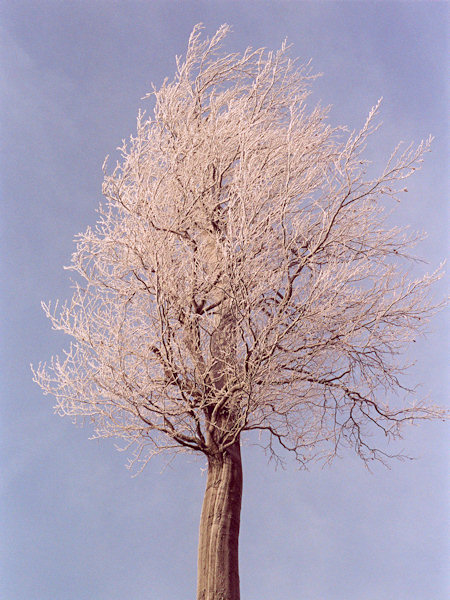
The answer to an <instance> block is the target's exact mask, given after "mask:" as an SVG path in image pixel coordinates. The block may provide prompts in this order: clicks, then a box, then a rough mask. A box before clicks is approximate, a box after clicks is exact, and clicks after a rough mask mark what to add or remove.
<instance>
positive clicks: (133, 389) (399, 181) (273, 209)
mask: <svg viewBox="0 0 450 600" xmlns="http://www.w3.org/2000/svg"><path fill="white" fill-rule="evenodd" d="M228 29H229V28H228V27H227V26H222V27H221V28H220V29H219V30H218V31H217V33H216V34H215V35H214V36H213V37H212V38H211V39H206V41H202V40H201V36H200V34H201V27H200V26H196V27H195V29H194V31H193V33H192V34H191V37H190V40H189V45H188V49H187V54H186V57H185V60H184V62H182V61H181V60H180V59H177V73H176V76H175V79H174V80H173V81H172V82H168V81H167V80H166V81H165V82H164V83H163V85H162V87H161V88H160V89H159V90H156V89H154V91H153V92H152V94H149V95H148V96H154V99H155V108H154V116H153V117H151V118H149V117H147V116H146V115H145V113H142V114H139V117H138V124H137V134H136V136H135V137H131V139H130V141H129V143H128V144H126V143H125V142H124V144H123V147H122V148H121V153H122V160H121V162H120V163H118V164H117V166H116V168H115V169H114V171H113V172H112V174H109V175H108V174H106V169H105V180H104V187H103V194H104V196H105V198H106V202H105V204H103V205H101V206H100V209H99V215H100V216H99V220H98V223H97V225H96V227H95V229H88V230H87V231H86V232H85V233H84V234H81V235H79V236H78V241H77V247H76V251H75V252H74V254H73V257H72V265H71V266H70V267H69V268H70V269H71V270H73V271H75V272H76V273H77V274H78V275H79V276H81V277H80V278H79V281H80V283H76V284H75V290H74V295H73V298H72V300H71V301H70V302H67V303H65V304H64V305H63V306H62V307H58V306H57V305H56V306H54V307H52V306H50V304H48V305H44V309H45V312H46V314H47V316H48V317H49V318H50V320H51V323H52V325H53V328H54V329H56V330H60V331H64V332H65V333H67V334H69V335H70V336H71V337H72V338H73V342H72V343H71V345H70V347H69V349H68V350H67V351H66V352H65V353H64V356H63V357H62V358H54V359H52V360H51V362H50V364H49V365H48V366H46V365H45V364H43V365H39V367H38V368H37V369H36V370H35V372H34V376H35V380H36V381H37V383H39V385H40V386H41V387H42V389H43V390H44V392H45V393H50V394H53V395H54V396H55V397H56V400H57V405H56V407H57V410H58V412H59V414H61V415H68V416H70V417H72V418H73V417H82V418H87V419H88V420H90V421H92V423H94V426H95V434H96V436H99V437H112V436H113V437H119V438H123V439H124V440H126V442H127V444H128V445H129V446H131V447H133V449H134V454H132V456H133V457H134V458H133V461H138V462H141V464H142V465H144V464H145V463H146V462H147V461H148V460H149V459H150V458H151V457H152V456H153V455H155V454H157V453H160V452H162V451H166V450H169V451H173V452H177V451H193V452H201V453H203V454H204V455H205V456H206V457H207V461H208V478H207V484H206V493H205V498H204V503H203V510H202V514H201V524H200V541H199V558H198V596H197V597H198V599H199V600H218V599H219V598H220V599H226V600H237V599H238V598H239V574H238V536H239V523H240V508H241V496H242V467H241V455H240V444H241V436H242V434H243V433H244V432H250V431H259V432H260V442H261V444H262V445H263V446H265V447H266V448H267V449H268V450H269V452H270V453H271V455H272V456H274V457H276V458H279V459H280V460H281V459H282V455H283V453H284V450H287V451H290V452H292V453H293V454H294V455H295V457H296V459H297V460H298V461H299V462H300V464H301V465H306V464H307V463H308V462H309V461H311V460H313V459H323V460H326V461H328V460H331V459H332V458H333V456H335V454H336V453H337V451H338V450H339V448H340V447H341V446H343V445H347V446H350V447H353V448H354V449H355V451H356V452H357V453H358V454H359V456H360V457H361V458H362V459H363V460H364V461H366V462H368V461H371V460H377V459H379V460H382V461H385V460H386V459H387V458H389V455H387V454H386V453H385V452H383V451H382V450H381V449H379V448H378V447H377V445H376V443H375V444H373V443H371V441H370V434H371V432H373V430H379V431H381V432H383V433H384V434H385V435H386V436H387V437H388V438H395V437H396V436H399V434H400V427H401V425H402V424H403V423H405V422H412V421H414V420H415V419H423V418H425V419H428V418H434V417H437V416H440V415H441V412H440V411H439V410H438V409H435V408H433V407H426V406H424V405H422V404H420V403H416V404H412V405H408V406H405V405H404V403H402V402H397V400H396V398H397V397H398V395H399V394H395V392H398V391H400V392H401V391H403V390H404V387H403V385H402V383H401V375H402V373H403V371H404V370H405V368H406V366H407V365H406V364H405V360H402V352H403V350H404V347H405V345H407V344H408V342H411V340H412V339H413V338H415V337H416V336H417V335H418V332H420V330H421V329H422V328H423V325H424V324H425V323H426V321H427V319H428V318H429V317H430V315H431V314H432V313H433V311H434V307H433V306H432V305H431V304H430V303H429V301H428V300H427V295H428V293H429V288H430V285H431V284H432V283H433V282H434V281H436V279H437V278H438V277H439V272H437V273H435V274H432V275H426V276H425V277H423V278H421V279H416V280H411V277H410V276H408V272H407V270H405V266H404V265H405V264H407V263H405V260H406V261H407V260H408V259H411V258H412V257H411V256H410V254H409V252H410V248H411V246H412V245H414V243H415V242H416V241H417V239H418V237H417V236H416V237H414V236H413V237H411V236H409V235H408V234H407V233H406V231H405V229H402V228H398V227H389V226H387V225H386V222H385V221H386V214H385V207H384V205H383V203H382V201H383V200H384V199H387V200H388V201H389V199H391V198H395V197H396V194H397V193H398V192H400V191H402V188H404V181H403V180H404V179H405V178H407V177H408V176H409V175H410V174H411V173H412V172H413V171H414V170H415V169H417V167H418V166H420V163H421V161H422V157H423V154H424V152H426V151H427V150H428V147H429V142H430V140H428V141H427V142H425V143H421V144H420V145H419V146H418V147H417V148H414V147H412V146H409V147H407V148H406V149H403V148H402V147H400V146H399V147H397V148H396V149H395V150H394V152H393V153H392V155H391V156H390V158H389V160H388V161H387V164H386V167H385V168H384V170H383V171H382V173H381V174H380V175H378V176H374V177H373V176H369V175H368V174H367V173H368V171H369V170H370V169H369V168H368V166H367V162H366V161H365V160H364V159H363V158H362V154H363V152H364V148H365V145H366V142H367V139H368V136H369V135H370V134H371V133H373V132H374V131H375V129H376V128H377V126H376V124H375V122H374V119H375V116H376V113H377V111H378V105H377V106H376V107H375V108H373V109H372V110H371V112H370V114H369V117H368V119H367V121H366V123H365V124H364V126H363V128H362V129H361V131H359V132H357V133H355V132H353V133H351V134H350V135H346V136H345V138H344V134H343V131H344V130H342V129H333V128H331V127H330V126H329V125H327V124H326V116H327V110H326V109H324V108H320V107H316V108H314V109H312V110H310V111H308V110H307V109H306V106H305V101H306V98H307V96H308V93H309V92H308V89H309V85H310V82H311V81H312V79H313V76H311V74H310V71H309V67H308V66H300V67H299V66H297V63H296V62H295V61H293V60H291V59H290V58H289V56H288V46H286V45H285V44H283V45H282V47H281V49H280V50H279V51H278V52H276V53H272V52H269V53H267V52H265V51H264V49H258V50H252V49H250V48H249V49H247V50H246V51H245V53H244V54H243V55H239V54H223V53H222V52H221V51H220V48H221V42H222V40H223V38H224V36H225V35H226V34H227V32H228ZM342 140H343V141H342ZM403 191H404V190H403ZM280 452H281V454H280Z"/></svg>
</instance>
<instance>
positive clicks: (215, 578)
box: [197, 439, 242, 600]
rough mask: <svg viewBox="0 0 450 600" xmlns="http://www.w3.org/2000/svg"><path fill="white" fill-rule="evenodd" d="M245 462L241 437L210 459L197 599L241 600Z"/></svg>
mask: <svg viewBox="0 0 450 600" xmlns="http://www.w3.org/2000/svg"><path fill="white" fill-rule="evenodd" d="M241 500H242V462H241V449H240V442H239V439H238V440H237V441H236V442H235V443H234V444H233V445H232V446H230V447H229V448H227V449H226V450H225V451H224V452H223V453H220V454H217V455H215V456H210V457H209V458H208V479H207V483H206V491H205V497H204V500H203V508H202V514H201V518H200V537H199V549H198V587H197V600H239V598H240V592H239V555H238V544H239V525H240V514H241Z"/></svg>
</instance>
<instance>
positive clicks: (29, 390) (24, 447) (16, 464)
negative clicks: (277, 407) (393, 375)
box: [0, 0, 450, 600]
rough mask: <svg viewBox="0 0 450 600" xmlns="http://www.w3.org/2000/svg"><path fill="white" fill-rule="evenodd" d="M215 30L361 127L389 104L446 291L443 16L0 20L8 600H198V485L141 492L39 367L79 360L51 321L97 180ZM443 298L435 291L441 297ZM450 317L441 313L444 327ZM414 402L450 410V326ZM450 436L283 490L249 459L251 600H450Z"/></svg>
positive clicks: (190, 6) (230, 8)
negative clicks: (43, 384) (298, 64)
mask: <svg viewBox="0 0 450 600" xmlns="http://www.w3.org/2000/svg"><path fill="white" fill-rule="evenodd" d="M200 21H201V22H203V23H204V24H205V28H206V32H207V33H209V34H212V33H214V32H215V31H216V29H217V28H218V27H219V26H220V25H221V24H222V23H225V22H226V23H229V24H230V25H231V26H232V27H233V33H232V35H231V36H230V37H229V38H228V42H227V44H228V45H227V47H228V48H229V49H233V50H239V51H242V50H244V49H245V47H246V46H248V45H250V46H253V47H260V46H265V47H268V48H271V49H276V48H277V47H279V46H280V44H281V42H282V41H283V39H284V38H285V37H287V38H288V41H289V42H291V43H292V44H293V49H292V53H293V55H294V56H298V57H300V59H301V60H302V61H307V60H309V59H312V65H313V68H314V69H315V71H316V72H321V73H323V77H322V78H321V79H320V80H318V81H317V82H316V84H315V86H314V94H313V96H312V98H311V103H314V102H317V101H319V100H321V102H322V103H323V104H325V105H328V104H332V105H333V108H332V110H331V113H330V122H331V124H332V125H338V124H341V125H347V126H348V127H349V129H353V128H357V127H359V126H361V125H362V124H363V122H364V119H365V117H366V115H367V113H368V111H369V109H370V108H371V106H373V105H374V104H375V103H376V101H377V100H378V98H379V97H381V96H383V98H384V100H383V106H382V112H381V119H382V121H383V123H384V124H383V127H382V129H381V131H380V132H379V134H378V135H377V137H376V138H375V139H374V140H373V145H372V146H371V148H369V155H370V157H371V158H372V159H373V160H374V161H375V165H378V166H379V167H381V166H382V163H383V160H384V158H386V157H387V155H388V154H389V152H390V150H391V149H392V148H393V146H394V145H395V144H396V142H397V141H399V140H405V141H416V142H418V141H420V139H422V138H424V137H427V136H428V134H430V133H431V134H432V135H434V136H435V141H434V144H433V151H432V153H431V154H429V155H428V156H427V158H426V163H425V165H424V167H423V169H422V171H421V172H420V173H418V174H417V175H416V176H415V177H414V178H413V179H411V180H410V181H409V182H408V190H409V193H408V195H405V196H406V197H405V198H404V199H403V200H402V203H401V204H400V205H399V206H398V207H395V208H397V209H398V210H397V211H396V213H395V215H394V216H393V219H394V220H395V221H396V222H398V223H399V224H401V225H403V224H407V223H409V224H411V227H412V228H413V229H419V230H425V231H427V232H428V234H429V236H428V239H427V240H426V241H425V242H424V243H422V244H421V246H420V247H419V248H418V250H417V252H418V254H420V255H421V256H423V257H425V258H426V260H427V262H428V264H426V265H418V266H417V267H416V268H417V270H418V272H423V271H424V270H431V269H433V268H434V267H436V266H437V265H438V264H439V262H440V261H441V259H443V258H445V256H446V254H447V253H448V237H447V227H448V225H447V224H448V210H447V205H448V201H447V198H448V189H449V179H448V172H447V160H448V159H447V157H448V150H449V136H448V112H447V110H448V109H447V106H448V100H449V97H448V87H446V77H448V66H449V65H448V62H446V56H448V50H449V48H448V44H447V42H446V36H447V31H448V25H449V4H447V3H443V2H433V1H428V2H400V1H398V2H382V1H380V2H369V1H367V2H352V1H344V2H321V1H311V2H302V1H295V0H292V1H290V2H285V1H281V0H273V1H271V2H269V1H267V2H266V1H256V0H255V1H250V0H242V1H240V2H238V1H237V0H236V1H232V0H228V1H214V0H209V1H208V0H203V1H193V0H192V1H191V0H184V1H178V2H177V1H170V0H165V1H164V0H152V1H151V0H147V1H140V2H139V1H113V0H76V1H68V0H65V1H64V0H61V1H57V0H53V1H49V0H28V1H23V0H14V1H7V0H3V2H1V4H0V44H1V70H2V77H1V81H2V83H1V84H0V85H1V97H2V111H1V126H2V154H1V163H0V186H1V187H0V193H1V198H2V204H3V208H2V213H1V227H2V230H1V257H2V260H1V269H2V272H1V279H0V281H1V288H2V303H3V307H2V308H3V310H2V319H1V327H2V333H1V351H2V358H1V362H0V364H1V381H0V385H1V402H2V413H1V439H0V444H1V446H0V448H1V470H2V478H1V494H2V496H1V507H0V508H1V529H2V531H1V539H2V541H1V547H0V551H1V561H0V562H1V568H2V573H1V577H0V579H1V582H0V597H1V598H2V599H4V600H192V599H193V598H194V597H195V585H196V583H195V582H196V560H197V533H198V522H199V515H200V509H201V501H202V495H203V489H204V485H205V479H206V477H205V473H204V467H205V464H204V462H203V461H202V460H200V459H197V460H196V459H195V458H194V457H182V456H181V457H179V458H177V459H176V460H175V462H173V463H172V464H171V465H169V466H168V467H167V468H166V469H165V470H163V467H164V466H165V465H166V461H165V460H160V461H155V462H154V463H152V464H150V465H149V466H148V467H147V468H146V470H145V471H144V472H143V473H142V474H141V475H139V476H138V477H136V478H132V477H131V475H130V472H129V471H127V469H126V468H125V464H126V460H127V457H126V455H125V454H124V453H119V452H116V451H115V449H114V443H113V442H112V441H105V440H102V441H89V440H88V438H89V436H90V434H91V431H90V429H89V427H88V426H86V427H85V428H80V427H74V426H73V425H72V424H71V423H70V421H69V420H63V419H60V418H59V417H57V416H55V415H54V414H53V409H52V399H51V398H49V397H44V396H42V394H41V390H40V388H38V387H37V386H36V385H35V384H33V383H32V381H31V372H30V368H29V363H30V362H33V363H37V362H39V361H40V360H46V359H48V358H49V357H50V356H51V355H52V354H53V353H58V352H60V351H61V349H62V348H63V347H64V345H66V344H67V341H68V340H65V339H64V338H63V337H62V336H60V335H59V334H58V335H57V334H55V333H54V332H52V331H51V329H50V326H49V323H48V322H47V320H46V319H45V317H44V315H43V312H42V310H41V308H40V301H41V300H42V299H44V300H49V299H52V300H55V299H57V298H61V299H64V298H66V297H68V296H69V295H70V281H69V278H68V274H67V272H65V271H63V269H62V267H63V265H65V264H68V263H69V261H70V255H71V252H72V250H73V248H74V246H73V241H72V240H73V237H74V236H75V235H76V234H77V233H78V232H80V231H83V230H84V229H85V228H86V227H87V225H89V224H94V223H95V219H96V216H95V209H96V206H97V204H98V202H99V200H100V199H101V191H100V190H101V182H102V173H101V166H102V163H103V160H104V158H105V156H106V155H107V154H114V151H115V148H116V147H117V146H118V145H119V144H120V143H121V140H122V138H125V137H128V136H129V135H130V134H131V133H133V132H134V128H135V123H136V114H137V110H138V108H139V107H141V108H146V103H145V102H144V101H141V100H140V98H142V97H143V96H144V95H145V93H146V92H148V91H149V90H150V89H151V82H154V83H155V84H156V85H157V86H158V85H159V84H161V82H162V81H163V79H164V77H166V76H168V77H169V78H171V77H172V75H173V73H174V69H175V60H174V57H175V55H176V54H177V55H180V54H183V53H184V51H185V48H186V43H187V39H188V36H189V33H190V32H191V30H192V28H193V26H194V25H195V24H196V23H198V22H200ZM446 289H447V290H448V278H447V279H446V280H444V281H442V282H441V284H440V285H439V286H438V287H437V289H436V296H437V297H442V296H443V295H444V294H445V290H446ZM447 314H448V313H447ZM411 359H412V360H416V361H417V363H416V365H415V366H414V367H413V368H412V369H411V373H410V379H409V381H410V382H413V383H421V384H422V386H421V388H420V389H419V390H418V395H419V397H428V398H429V400H430V402H434V403H437V404H447V405H448V400H447V397H448V389H449V386H448V370H447V363H448V317H447V318H446V316H445V315H444V314H441V315H440V316H438V317H437V318H436V319H435V320H434V321H433V323H432V324H431V325H430V327H429V334H428V336H427V338H426V339H418V340H417V343H416V344H414V348H412V350H411ZM448 431H449V427H448V425H446V424H442V423H433V424H430V423H425V424H423V425H421V426H420V427H415V428H410V429H406V430H405V438H404V440H403V441H402V442H401V443H399V444H397V445H396V446H395V448H393V449H395V450H397V451H404V452H406V453H409V454H411V455H413V456H415V457H417V460H415V461H406V462H402V463H401V462H394V463H392V469H391V470H386V469H385V468H382V467H381V466H375V468H374V469H373V473H372V474H371V473H368V472H367V470H365V469H364V466H363V465H362V463H361V462H360V461H358V459H357V458H356V457H355V456H353V455H352V454H351V453H350V452H349V453H344V454H343V455H342V457H341V458H340V459H338V460H336V462H335V463H334V464H333V465H332V467H331V468H326V469H321V468H320V466H312V467H311V470H310V471H309V472H305V471H298V470H297V468H296V466H295V464H294V463H293V461H288V462H287V468H286V470H284V471H283V470H278V471H275V469H274V467H273V465H272V464H267V458H266V457H265V456H264V453H263V452H262V451H261V450H260V449H259V448H257V447H255V446H253V445H251V443H250V442H252V440H251V439H250V440H249V443H247V444H246V445H244V448H243V462H244V500H243V511H242V525H241V543H240V557H241V558H240V568H241V596H242V599H243V600H299V599H300V598H301V599H302V600H446V598H447V597H449V594H450V585H449V584H450V580H449V577H448V574H447V572H450V552H449V550H450V544H449V537H450V536H449V531H450V530H449V522H450V521H449V517H450V514H449V510H448V505H449V478H448V466H449V452H448Z"/></svg>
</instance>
